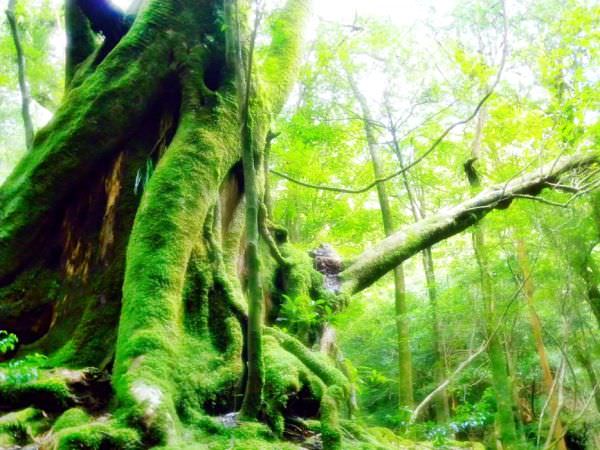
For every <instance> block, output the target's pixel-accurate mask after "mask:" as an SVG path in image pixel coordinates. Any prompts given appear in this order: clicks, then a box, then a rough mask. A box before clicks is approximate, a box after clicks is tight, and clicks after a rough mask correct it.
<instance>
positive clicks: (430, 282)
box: [386, 105, 450, 422]
mask: <svg viewBox="0 0 600 450" xmlns="http://www.w3.org/2000/svg"><path fill="white" fill-rule="evenodd" d="M386 111H387V115H388V125H389V127H390V129H389V131H390V132H391V134H392V147H393V150H394V153H395V154H396V158H397V159H398V164H399V165H400V168H404V158H403V157H402V151H401V150H400V144H399V142H398V137H397V132H396V128H395V125H394V121H393V118H392V114H391V110H390V108H389V106H388V105H386ZM402 183H403V185H404V189H405V190H406V194H407V196H408V200H409V202H410V207H411V211H412V213H413V218H414V220H415V222H419V221H420V220H422V219H424V218H425V211H424V208H423V207H422V204H420V202H419V200H417V197H416V195H415V193H414V192H413V189H412V186H411V184H410V182H409V180H408V175H407V173H406V172H402ZM421 255H422V261H423V271H424V273H425V282H426V284H427V294H428V296H429V305H430V308H431V319H432V329H431V336H432V343H433V351H434V355H435V367H434V381H435V382H436V385H439V384H441V383H442V382H443V381H444V380H445V379H446V378H447V368H446V364H445V358H444V352H443V347H444V343H443V334H442V331H441V326H440V322H439V316H438V308H437V283H436V279H435V267H434V263H433V255H432V251H431V247H427V248H426V249H424V250H423V251H422V252H421ZM434 409H435V414H436V417H437V419H438V421H440V422H446V421H447V420H448V418H449V417H450V407H449V402H448V392H447V391H446V389H443V390H442V391H441V392H440V394H439V395H438V396H437V398H436V399H435V401H434Z"/></svg>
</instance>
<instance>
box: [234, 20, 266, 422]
mask: <svg viewBox="0 0 600 450" xmlns="http://www.w3.org/2000/svg"><path fill="white" fill-rule="evenodd" d="M262 13H263V12H262V11H260V10H258V11H256V19H255V24H254V29H253V30H252V35H251V37H250V49H249V51H248V56H247V60H246V61H244V59H243V57H242V49H239V50H238V51H237V52H236V53H237V54H238V58H237V68H236V72H237V84H238V92H240V95H239V97H240V122H241V124H242V129H241V143H242V166H243V169H244V193H245V196H246V270H247V272H248V326H247V327H248V329H247V353H248V356H247V370H248V379H247V381H246V393H245V395H244V403H243V404H242V410H241V415H242V416H243V417H247V418H252V419H256V418H257V417H258V414H259V412H260V411H261V408H262V392H263V385H264V382H265V367H264V359H263V332H262V329H263V309H264V306H263V290H262V285H261V273H260V257H259V248H258V244H259V239H260V232H259V224H258V220H259V219H258V216H259V202H260V200H259V195H258V182H257V175H256V171H257V166H258V165H259V161H255V155H257V154H259V152H260V149H257V148H256V147H255V140H254V136H253V132H252V128H251V125H250V100H251V99H250V94H251V91H252V84H253V80H252V65H253V59H254V44H255V41H256V35H257V33H258V27H259V24H260V16H261V14H262ZM235 20H237V21H239V20H240V18H239V17H238V16H237V12H236V17H235ZM239 30H240V25H239V23H238V33H239ZM242 39H243V38H242V36H241V35H238V38H237V39H235V42H238V43H241V42H243V40H242Z"/></svg>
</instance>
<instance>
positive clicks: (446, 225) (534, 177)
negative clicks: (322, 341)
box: [340, 153, 599, 294]
mask: <svg viewBox="0 0 600 450" xmlns="http://www.w3.org/2000/svg"><path fill="white" fill-rule="evenodd" d="M598 161H599V155H598V154H597V153H585V154H581V155H576V156H571V157H561V158H558V159H557V160H556V161H554V162H552V163H550V164H548V165H546V166H543V167H541V168H539V169H537V170H535V171H533V172H531V173H529V174H526V175H523V176H521V177H518V178H514V179H512V180H510V181H508V182H506V183H504V184H501V185H497V186H494V187H490V188H488V189H484V190H483V191H482V192H480V193H479V194H478V195H476V196H475V197H472V198H470V199H468V200H466V201H464V202H462V203H460V204H459V205H456V206H453V207H449V208H445V209H443V210H442V211H440V212H439V213H437V214H435V215H433V216H430V217H428V218H426V219H424V220H421V221H419V222H417V223H415V224H411V225H407V226H405V227H403V228H401V229H400V230H399V231H398V232H396V233H394V234H393V235H391V236H389V237H388V238H386V239H384V240H382V241H380V242H379V243H378V244H375V245H374V246H373V247H371V248H369V249H367V250H366V251H365V252H363V253H362V254H361V255H360V256H359V257H358V258H357V259H356V260H354V262H353V263H352V264H351V265H350V266H349V267H348V268H347V269H346V270H344V271H343V272H342V273H341V274H340V276H341V278H342V290H344V291H345V292H348V293H352V294H353V293H356V292H359V291H361V290H363V289H365V288H367V287H369V286H370V285H371V284H373V283H374V282H375V281H377V280H378V279H379V278H381V277H382V276H383V275H385V274H386V273H387V272H389V271H391V270H392V269H394V268H395V267H396V266H398V265H399V264H401V263H402V262H403V261H405V260H407V259H408V258H410V257H411V256H413V255H415V254H416V253H418V252H419V251H421V250H423V249H425V248H427V247H429V246H431V245H433V244H435V243H437V242H440V241H442V240H444V239H446V238H448V237H450V236H453V235H455V234H458V233H460V232H461V231H463V230H465V229H467V228H468V227H470V226H471V225H474V224H475V223H477V222H478V221H479V220H481V219H482V218H483V217H484V216H485V215H486V214H488V213H489V212H490V211H492V210H493V209H503V208H506V207H508V206H509V205H510V203H511V202H512V200H514V199H515V198H519V197H522V196H524V195H525V196H537V195H539V193H540V192H541V191H542V190H543V189H544V188H548V187H551V185H549V183H556V182H557V180H558V178H559V177H560V176H561V175H563V174H564V173H566V172H569V171H571V170H574V169H577V168H581V167H587V166H590V165H592V164H595V163H598Z"/></svg>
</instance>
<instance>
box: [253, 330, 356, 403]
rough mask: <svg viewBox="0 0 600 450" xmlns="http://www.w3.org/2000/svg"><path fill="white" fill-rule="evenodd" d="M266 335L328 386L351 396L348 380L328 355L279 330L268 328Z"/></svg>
mask: <svg viewBox="0 0 600 450" xmlns="http://www.w3.org/2000/svg"><path fill="white" fill-rule="evenodd" d="M265 334H268V335H270V336H273V337H275V338H276V339H277V341H278V342H279V343H280V345H281V346H282V347H283V348H284V349H285V350H287V351H288V352H290V353H291V354H293V355H294V356H295V357H296V358H298V359H299V360H300V361H301V362H302V364H304V365H305V366H306V367H307V368H309V369H310V370H311V371H312V372H313V373H314V374H315V375H317V376H318V377H319V378H320V379H321V380H323V382H324V383H325V384H326V385H327V386H333V385H337V386H339V387H340V388H341V389H342V390H343V392H344V395H346V396H348V395H349V394H350V384H349V382H348V379H347V378H346V377H345V376H344V374H343V373H342V372H340V371H339V370H338V369H336V368H335V365H334V363H333V362H332V361H331V360H330V359H329V358H328V357H327V356H326V355H324V354H323V353H320V352H314V351H311V350H309V349H308V348H306V346H305V345H303V344H302V343H301V342H300V341H299V340H298V339H296V338H294V337H292V336H290V335H288V334H286V333H283V332H282V331H280V330H278V329H277V328H267V329H266V330H265Z"/></svg>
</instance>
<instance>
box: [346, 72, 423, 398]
mask: <svg viewBox="0 0 600 450" xmlns="http://www.w3.org/2000/svg"><path fill="white" fill-rule="evenodd" d="M346 74H347V79H348V82H349V84H350V87H351V89H352V92H353V93H354V97H355V98H356V100H357V101H358V104H359V106H360V109H361V112H362V120H363V128H364V130H365V137H366V140H367V148H368V150H369V155H370V157H371V163H372V165H373V174H374V175H375V179H379V178H382V177H383V176H384V175H385V172H384V168H383V163H382V161H381V158H380V157H379V154H378V151H377V140H376V138H375V130H373V125H372V124H373V117H372V116H371V112H370V109H369V105H368V103H367V100H366V98H365V97H364V95H363V94H362V93H361V92H360V90H359V88H358V85H357V83H356V81H355V80H354V78H353V76H352V74H351V73H350V70H349V69H348V68H347V69H346ZM377 197H378V199H379V208H380V210H381V218H382V221H383V230H384V233H385V235H386V236H390V235H392V234H393V232H394V231H395V226H394V218H393V216H392V210H391V207H390V201H389V196H388V194H387V189H386V185H385V183H377ZM393 275H394V308H395V316H396V333H397V348H398V402H399V406H400V408H409V409H411V408H412V407H413V403H414V395H413V381H412V355H411V351H410V331H409V320H408V310H407V305H406V285H405V279H404V270H403V268H402V265H401V264H400V265H398V266H397V267H395V268H394V270H393Z"/></svg>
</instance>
